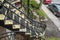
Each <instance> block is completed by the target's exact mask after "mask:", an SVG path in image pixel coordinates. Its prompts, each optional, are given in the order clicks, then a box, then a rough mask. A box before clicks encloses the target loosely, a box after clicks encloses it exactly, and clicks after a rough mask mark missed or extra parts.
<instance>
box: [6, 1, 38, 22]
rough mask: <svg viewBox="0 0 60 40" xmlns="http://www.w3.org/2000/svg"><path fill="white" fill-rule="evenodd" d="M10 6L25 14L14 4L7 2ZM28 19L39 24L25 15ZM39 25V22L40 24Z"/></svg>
mask: <svg viewBox="0 0 60 40" xmlns="http://www.w3.org/2000/svg"><path fill="white" fill-rule="evenodd" d="M6 2H7V3H8V4H9V5H11V6H12V7H14V8H15V9H17V10H18V11H19V12H21V13H23V12H22V11H20V10H19V9H18V8H16V7H15V6H13V5H12V4H10V3H9V2H8V1H6ZM23 14H24V15H25V16H26V17H27V18H28V19H30V20H31V21H33V22H37V21H34V20H32V19H31V18H30V17H28V16H27V15H26V14H25V13H23ZM38 23H39V22H38Z"/></svg>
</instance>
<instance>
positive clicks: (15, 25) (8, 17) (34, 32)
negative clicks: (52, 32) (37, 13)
mask: <svg viewBox="0 0 60 40" xmlns="http://www.w3.org/2000/svg"><path fill="white" fill-rule="evenodd" d="M5 2H6V3H5V4H4V5H3V8H2V13H1V14H0V26H2V27H4V28H7V29H9V30H12V31H13V32H14V31H19V32H24V34H25V35H30V37H36V36H37V37H40V36H42V35H44V33H45V32H44V31H45V28H46V26H45V24H43V23H41V22H37V21H34V20H32V19H31V18H29V17H28V16H27V15H26V13H24V12H23V11H21V8H20V9H18V8H16V7H15V6H13V5H12V3H9V2H8V1H5ZM6 5H7V6H6ZM10 6H11V7H13V8H14V9H12V10H11V9H10ZM0 12H1V11H0ZM35 24H38V26H36V25H35ZM43 25H44V26H43Z"/></svg>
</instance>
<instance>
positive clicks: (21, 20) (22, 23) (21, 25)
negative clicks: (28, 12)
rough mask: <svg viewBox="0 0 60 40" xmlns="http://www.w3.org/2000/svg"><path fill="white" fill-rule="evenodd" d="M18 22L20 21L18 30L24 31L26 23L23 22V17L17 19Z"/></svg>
mask: <svg viewBox="0 0 60 40" xmlns="http://www.w3.org/2000/svg"><path fill="white" fill-rule="evenodd" d="M19 23H20V30H19V31H20V32H26V24H25V20H24V19H21V18H20V19H19Z"/></svg>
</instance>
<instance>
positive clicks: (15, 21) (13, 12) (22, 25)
mask: <svg viewBox="0 0 60 40" xmlns="http://www.w3.org/2000/svg"><path fill="white" fill-rule="evenodd" d="M11 12H13V11H11ZM13 13H14V12H13ZM14 14H15V13H14ZM8 18H10V17H8ZM10 19H11V18H10ZM12 20H13V21H15V22H17V21H16V20H14V19H12ZM17 23H19V22H17ZM27 23H28V22H27ZM19 24H21V23H19ZM21 25H22V26H24V25H23V24H21ZM32 26H33V25H32ZM24 27H25V26H24ZM35 28H36V29H37V27H35ZM28 29H29V30H31V29H30V28H28ZM38 30H39V29H38ZM32 31H33V30H32ZM34 31H35V30H34Z"/></svg>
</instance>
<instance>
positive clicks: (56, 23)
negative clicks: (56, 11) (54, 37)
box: [41, 5, 60, 30]
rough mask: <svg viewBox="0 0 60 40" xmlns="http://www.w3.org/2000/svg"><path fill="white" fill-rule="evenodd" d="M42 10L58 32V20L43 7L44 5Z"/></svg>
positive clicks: (59, 23)
mask: <svg viewBox="0 0 60 40" xmlns="http://www.w3.org/2000/svg"><path fill="white" fill-rule="evenodd" d="M41 8H42V10H43V11H44V12H45V13H46V15H47V16H48V18H49V19H50V20H51V21H52V22H53V23H54V24H55V25H56V27H57V28H58V29H59V30H60V20H59V19H58V18H57V17H56V16H54V15H53V13H52V12H50V11H49V10H48V8H46V7H45V5H42V7H41Z"/></svg>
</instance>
